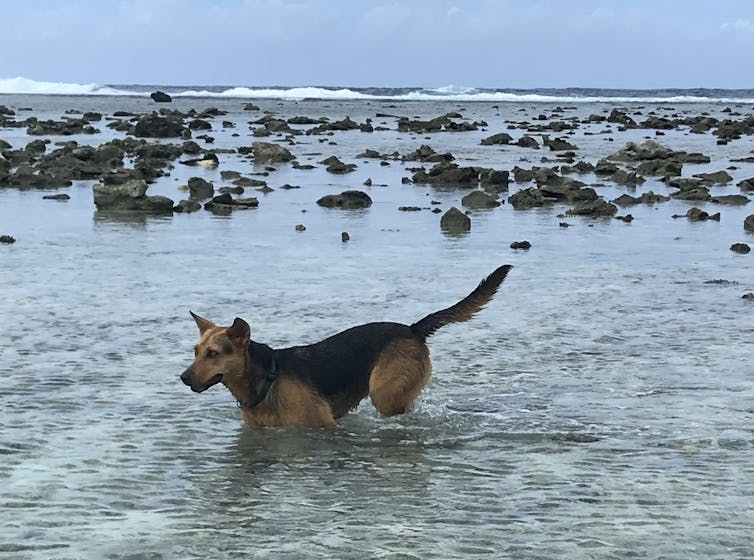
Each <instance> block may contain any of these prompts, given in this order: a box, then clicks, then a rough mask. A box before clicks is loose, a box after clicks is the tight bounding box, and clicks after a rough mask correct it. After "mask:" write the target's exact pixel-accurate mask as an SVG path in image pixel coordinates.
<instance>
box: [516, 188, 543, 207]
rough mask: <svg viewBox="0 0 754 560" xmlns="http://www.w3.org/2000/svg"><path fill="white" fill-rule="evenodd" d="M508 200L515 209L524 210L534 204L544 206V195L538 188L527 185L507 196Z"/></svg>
mask: <svg viewBox="0 0 754 560" xmlns="http://www.w3.org/2000/svg"><path fill="white" fill-rule="evenodd" d="M508 202H509V203H510V204H511V206H513V208H515V209H516V210H526V209H528V208H534V207H536V206H544V204H545V197H544V195H543V194H542V191H540V190H539V189H538V188H536V187H529V188H526V189H522V190H520V191H518V192H516V193H514V194H512V195H511V196H509V197H508Z"/></svg>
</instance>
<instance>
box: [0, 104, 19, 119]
mask: <svg viewBox="0 0 754 560" xmlns="http://www.w3.org/2000/svg"><path fill="white" fill-rule="evenodd" d="M15 114H16V112H15V111H14V110H13V109H11V108H9V107H8V106H6V105H0V115H6V116H9V117H12V116H13V115H15Z"/></svg>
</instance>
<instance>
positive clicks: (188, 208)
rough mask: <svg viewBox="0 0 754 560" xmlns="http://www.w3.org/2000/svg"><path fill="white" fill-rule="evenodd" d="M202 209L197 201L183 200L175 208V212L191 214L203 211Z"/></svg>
mask: <svg viewBox="0 0 754 560" xmlns="http://www.w3.org/2000/svg"><path fill="white" fill-rule="evenodd" d="M201 208H202V205H201V204H199V203H198V202H197V201H196V200H181V201H180V202H178V204H177V205H176V206H175V207H173V212H178V213H183V214H190V213H191V212H196V211H197V210H201Z"/></svg>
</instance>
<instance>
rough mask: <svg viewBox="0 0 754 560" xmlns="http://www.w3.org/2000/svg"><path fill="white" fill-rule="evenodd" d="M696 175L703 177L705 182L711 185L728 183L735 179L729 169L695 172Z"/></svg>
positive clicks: (699, 177) (698, 177)
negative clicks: (713, 171)
mask: <svg viewBox="0 0 754 560" xmlns="http://www.w3.org/2000/svg"><path fill="white" fill-rule="evenodd" d="M694 177H696V178H697V179H701V180H702V182H703V183H707V184H710V185H726V184H728V183H730V182H731V181H732V180H733V177H731V176H730V175H729V174H728V172H727V171H716V172H715V173H695V174H694Z"/></svg>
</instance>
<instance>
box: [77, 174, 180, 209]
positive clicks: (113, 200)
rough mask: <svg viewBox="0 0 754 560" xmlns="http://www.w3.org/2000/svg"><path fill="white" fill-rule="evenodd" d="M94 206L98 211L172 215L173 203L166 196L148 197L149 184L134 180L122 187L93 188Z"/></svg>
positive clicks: (98, 185) (101, 186)
mask: <svg viewBox="0 0 754 560" xmlns="http://www.w3.org/2000/svg"><path fill="white" fill-rule="evenodd" d="M92 191H93V193H94V204H95V205H96V206H97V209H98V210H106V211H111V212H149V213H171V212H172V211H173V205H174V203H173V201H172V200H170V199H169V198H167V197H166V196H147V194H146V193H147V183H146V181H143V180H139V179H136V180H132V181H128V182H126V183H123V184H122V185H103V184H101V183H98V184H96V185H94V186H93V187H92Z"/></svg>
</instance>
